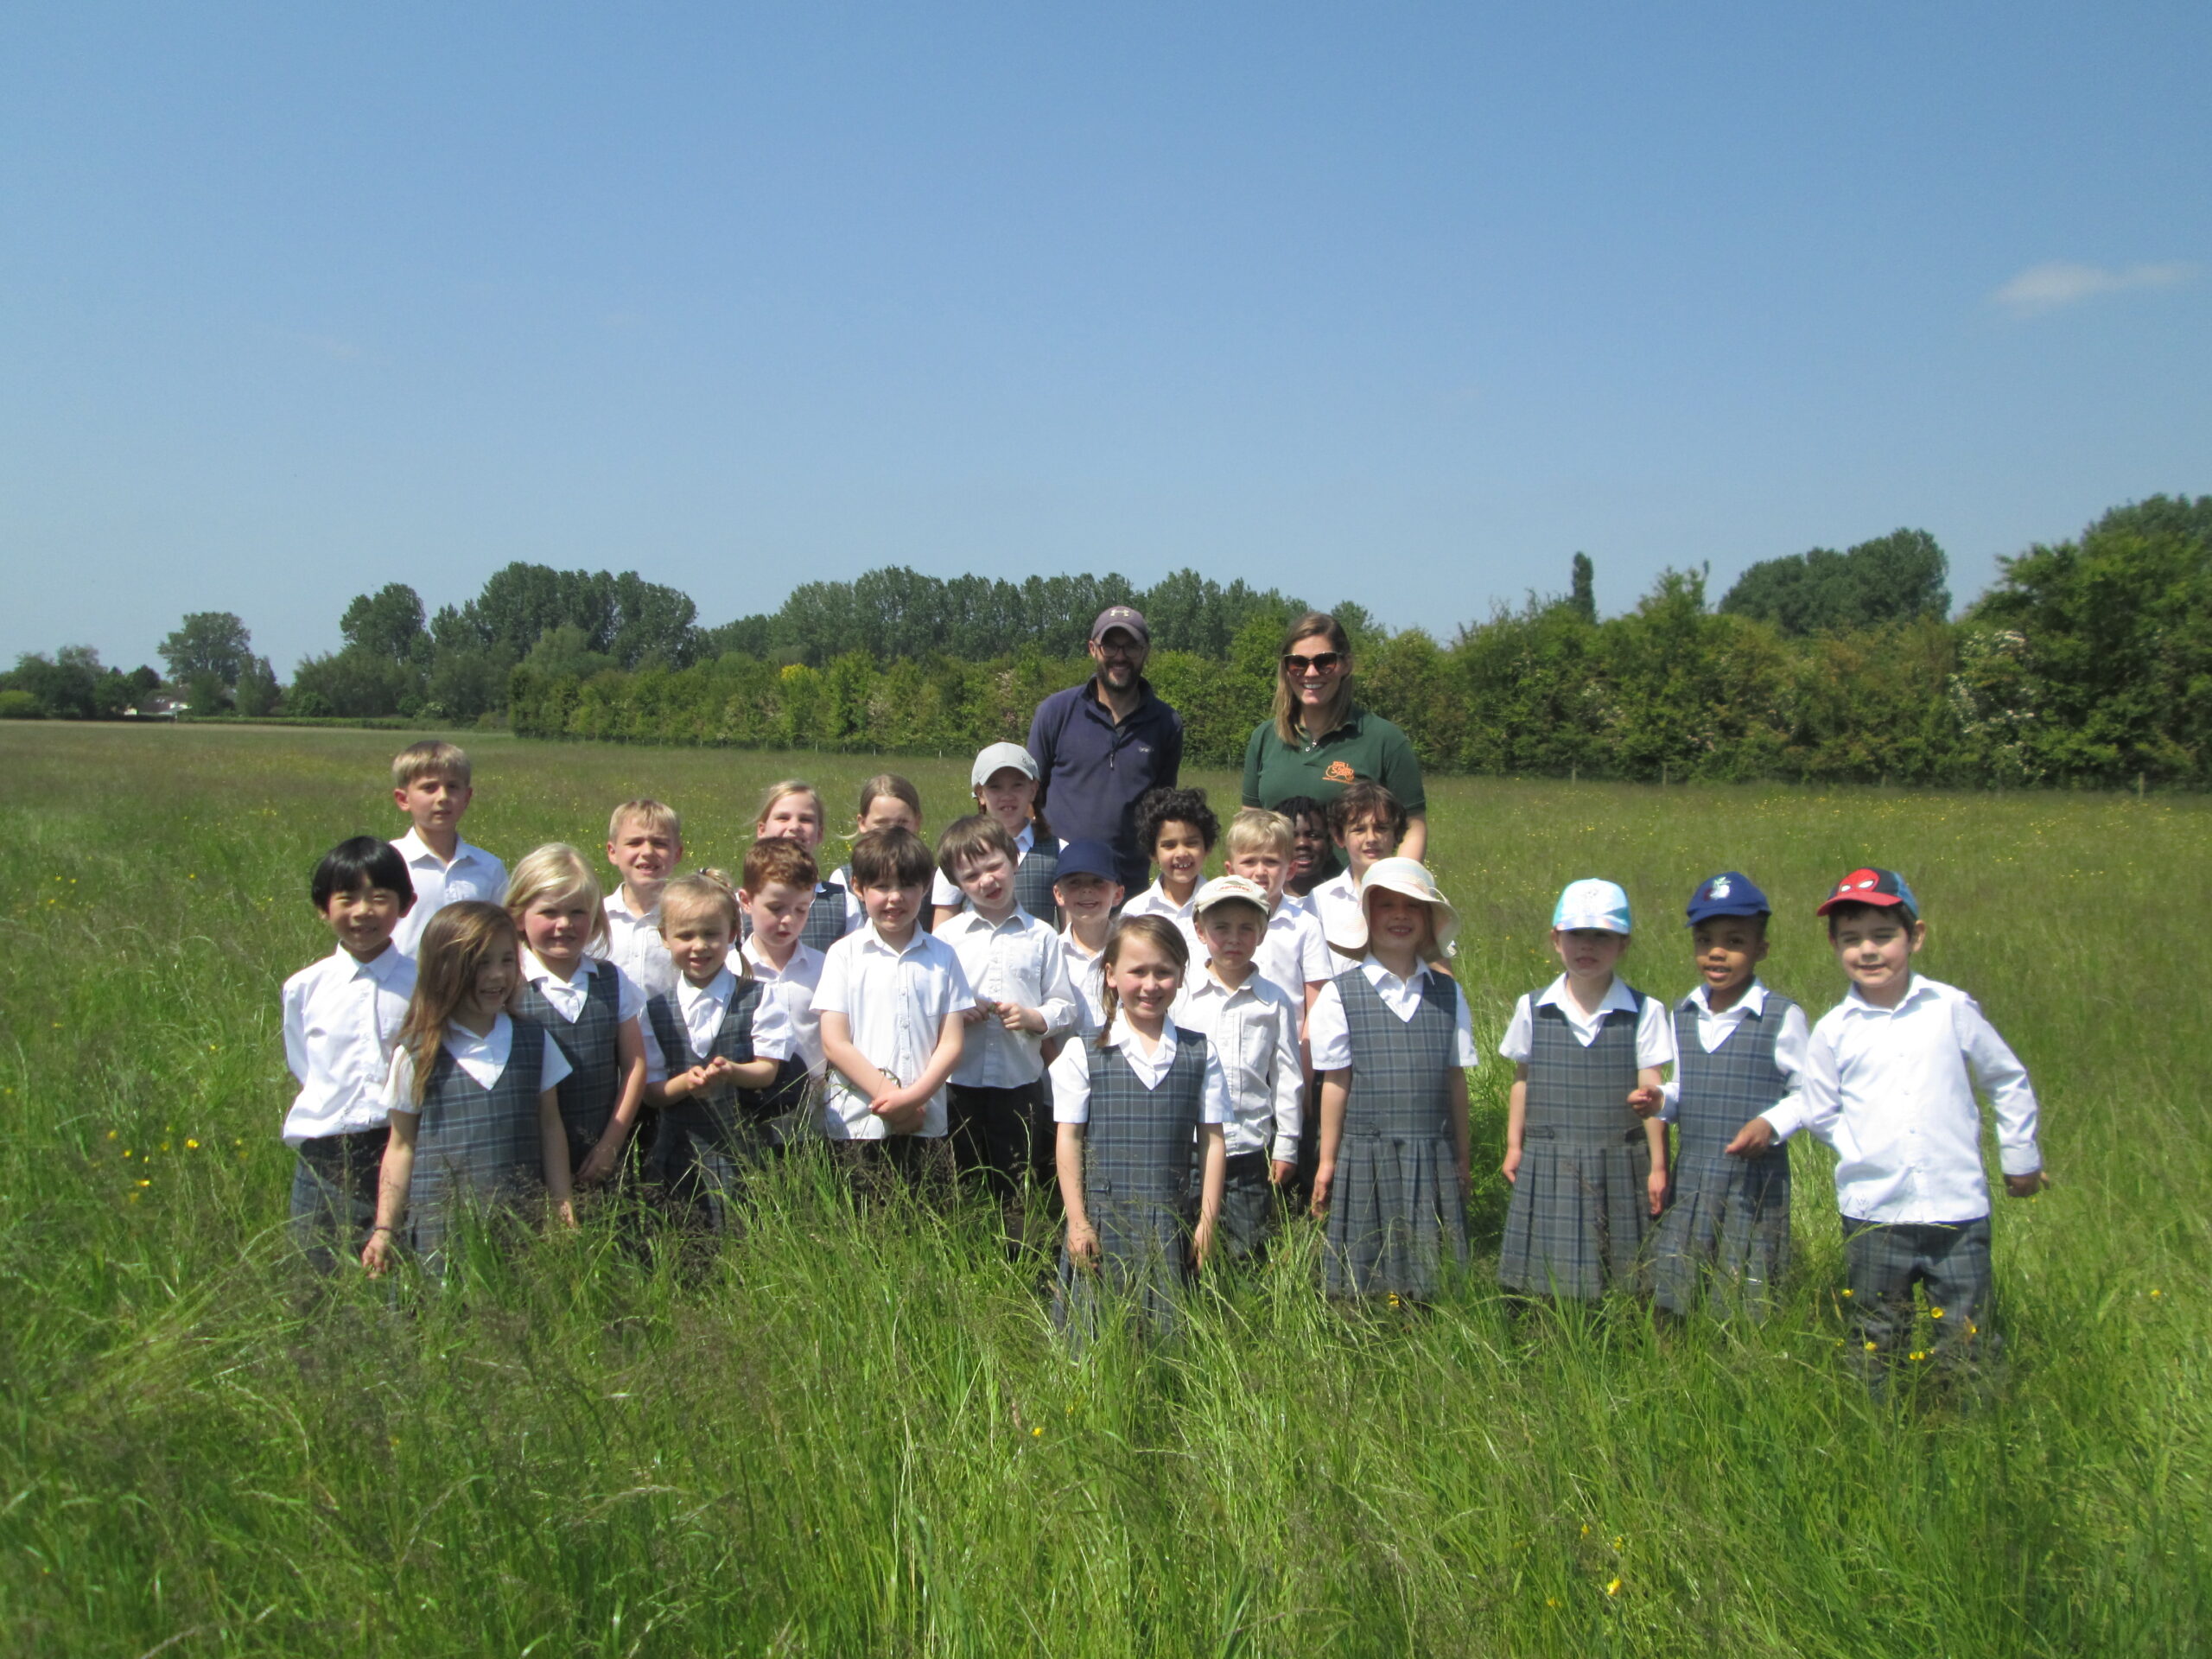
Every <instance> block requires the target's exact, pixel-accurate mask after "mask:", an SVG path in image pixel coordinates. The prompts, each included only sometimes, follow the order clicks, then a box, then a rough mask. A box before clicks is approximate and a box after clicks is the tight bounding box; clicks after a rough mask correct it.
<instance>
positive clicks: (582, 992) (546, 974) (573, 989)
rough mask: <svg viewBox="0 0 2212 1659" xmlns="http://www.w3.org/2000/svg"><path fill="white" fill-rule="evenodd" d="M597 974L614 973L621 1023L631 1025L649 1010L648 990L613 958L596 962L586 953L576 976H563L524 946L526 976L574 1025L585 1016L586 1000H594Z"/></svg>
mask: <svg viewBox="0 0 2212 1659" xmlns="http://www.w3.org/2000/svg"><path fill="white" fill-rule="evenodd" d="M594 974H612V975H613V976H614V1019H615V1023H616V1024H618V1025H627V1024H628V1023H629V1022H630V1021H631V1020H634V1019H636V1018H637V1017H638V1016H639V1014H643V1013H644V1012H645V993H644V992H643V991H641V990H639V988H638V985H637V982H635V981H634V980H632V978H631V977H630V976H629V975H627V974H626V973H624V972H623V971H622V970H621V969H620V968H617V967H616V966H615V965H614V964H613V963H611V962H594V961H593V960H592V959H591V958H590V957H585V958H584V959H583V960H582V962H580V963H577V964H576V975H575V978H574V979H563V978H562V977H561V976H560V975H559V974H557V973H556V972H554V971H553V969H550V968H548V967H547V966H546V965H545V964H544V963H543V962H540V961H539V960H538V958H537V952H536V951H535V950H531V948H530V947H529V946H528V945H524V947H523V950H522V976H523V978H524V979H525V980H527V981H528V982H530V983H531V984H532V985H534V986H536V987H537V994H538V995H540V996H542V997H543V998H544V999H545V1000H546V1001H548V1002H550V1003H551V1004H552V1005H553V1012H554V1013H556V1014H559V1015H560V1016H561V1017H562V1018H563V1020H567V1021H568V1022H569V1024H570V1025H572V1026H573V1025H575V1023H576V1021H577V1020H581V1019H582V1018H583V1013H584V1004H585V1003H587V1002H588V1001H590V1000H591V979H592V976H593V975H594Z"/></svg>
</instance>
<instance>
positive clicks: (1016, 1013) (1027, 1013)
mask: <svg viewBox="0 0 2212 1659" xmlns="http://www.w3.org/2000/svg"><path fill="white" fill-rule="evenodd" d="M999 1023H1000V1024H1001V1025H1002V1026H1004V1027H1006V1028H1007V1030H1008V1031H1011V1032H1017V1033H1019V1032H1024V1031H1030V1032H1036V1031H1042V1030H1044V1029H1045V1010H1044V1009H1042V1008H1025V1007H1022V1006H1021V1005H1020V1003H1019V1002H1001V1003H1000V1004H999Z"/></svg>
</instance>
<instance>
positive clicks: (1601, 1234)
mask: <svg viewBox="0 0 2212 1659" xmlns="http://www.w3.org/2000/svg"><path fill="white" fill-rule="evenodd" d="M1650 1173H1651V1148H1650V1146H1649V1143H1647V1142H1646V1141H1645V1140H1644V1138H1643V1131H1642V1130H1641V1129H1638V1130H1637V1131H1634V1138H1633V1139H1630V1138H1628V1137H1625V1136H1624V1137H1623V1138H1622V1139H1620V1140H1618V1141H1598V1142H1594V1143H1593V1142H1590V1141H1560V1140H1555V1139H1554V1138H1553V1137H1552V1136H1551V1135H1548V1133H1547V1132H1545V1131H1543V1130H1541V1129H1531V1130H1529V1132H1528V1135H1527V1137H1526V1138H1525V1139H1524V1140H1523V1141H1522V1154H1521V1167H1520V1170H1519V1172H1518V1176H1517V1179H1516V1180H1515V1182H1514V1184H1513V1198H1512V1202H1511V1203H1510V1205H1508V1206H1507V1209H1506V1211H1505V1236H1504V1239H1503V1242H1502V1243H1501V1244H1500V1245H1499V1248H1498V1257H1497V1279H1498V1282H1499V1283H1500V1284H1502V1285H1503V1286H1504V1287H1506V1288H1507V1289H1508V1290H1513V1291H1518V1292H1520V1293H1521V1294H1523V1295H1528V1296H1567V1297H1573V1298H1576V1299H1578V1300H1583V1301H1595V1300H1597V1299H1598V1298H1599V1297H1600V1296H1602V1295H1604V1294H1605V1292H1606V1291H1607V1290H1608V1289H1612V1290H1617V1291H1630V1290H1636V1289H1638V1288H1640V1287H1641V1280H1642V1274H1643V1234H1644V1229H1645V1227H1646V1226H1647V1225H1648V1224H1649V1206H1650V1196H1649V1192H1648V1191H1647V1189H1646V1186H1645V1182H1646V1180H1647V1179H1649V1175H1650Z"/></svg>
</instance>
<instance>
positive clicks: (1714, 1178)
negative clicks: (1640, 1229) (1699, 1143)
mask: <svg viewBox="0 0 2212 1659" xmlns="http://www.w3.org/2000/svg"><path fill="white" fill-rule="evenodd" d="M1651 1272H1652V1300H1654V1301H1656V1302H1657V1303H1658V1304H1659V1306H1662V1307H1663V1308H1665V1309H1667V1310H1668V1311H1669V1313H1688V1312H1689V1311H1690V1310H1691V1309H1693V1308H1694V1307H1695V1306H1697V1304H1698V1300H1699V1298H1700V1294H1702V1292H1703V1291H1704V1289H1705V1288H1706V1284H1705V1281H1706V1279H1707V1276H1708V1275H1710V1276H1711V1277H1712V1279H1713V1288H1714V1290H1715V1291H1716V1292H1719V1293H1722V1294H1732V1295H1740V1296H1741V1297H1742V1298H1743V1299H1744V1300H1745V1304H1746V1305H1747V1306H1749V1307H1750V1308H1751V1311H1752V1312H1754V1313H1764V1311H1765V1310H1766V1308H1767V1307H1768V1306H1769V1305H1770V1302H1771V1300H1772V1297H1773V1294H1774V1292H1775V1291H1776V1290H1777V1288H1778V1287H1780V1285H1781V1282H1782V1277H1783V1274H1786V1273H1787V1272H1789V1154H1788V1153H1786V1152H1785V1153H1783V1154H1780V1155H1779V1156H1777V1155H1776V1154H1771V1153H1770V1154H1767V1155H1766V1156H1765V1157H1763V1158H1731V1157H1728V1156H1726V1154H1722V1153H1719V1152H1706V1153H1702V1154H1700V1153H1693V1154H1689V1155H1688V1156H1686V1157H1685V1158H1684V1159H1683V1160H1682V1162H1681V1166H1680V1167H1679V1168H1678V1169H1677V1170H1676V1172H1675V1196H1674V1200H1673V1202H1672V1203H1670V1204H1669V1205H1668V1207H1667V1213H1666V1214H1665V1215H1663V1216H1662V1217H1660V1218H1659V1225H1658V1228H1657V1230H1656V1231H1655V1232H1654V1233H1653V1235H1652V1238H1651Z"/></svg>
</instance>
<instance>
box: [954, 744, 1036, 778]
mask: <svg viewBox="0 0 2212 1659" xmlns="http://www.w3.org/2000/svg"><path fill="white" fill-rule="evenodd" d="M1008 767H1012V768H1013V769H1014V771H1016V772H1020V774H1021V775H1022V776H1023V777H1025V778H1027V779H1029V781H1030V782H1031V783H1035V782H1036V781H1037V757H1036V756H1035V755H1033V754H1032V753H1029V751H1028V750H1027V749H1025V748H1023V747H1021V745H1020V744H1019V743H993V744H989V745H988V746H986V747H985V748H984V749H983V752H982V753H980V754H978V755H977V756H976V765H975V766H974V768H973V769H972V770H971V771H970V772H969V774H968V784H969V787H970V788H971V789H981V788H982V786H983V785H985V784H988V783H989V782H990V781H991V774H992V773H994V772H1004V771H1006V770H1007V768H1008Z"/></svg>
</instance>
